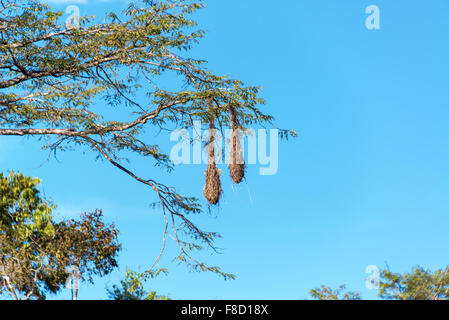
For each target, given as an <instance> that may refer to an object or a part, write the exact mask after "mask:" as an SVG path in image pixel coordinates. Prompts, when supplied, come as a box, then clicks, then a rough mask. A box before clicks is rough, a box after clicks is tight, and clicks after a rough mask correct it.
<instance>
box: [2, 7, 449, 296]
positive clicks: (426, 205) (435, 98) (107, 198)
mask: <svg viewBox="0 0 449 320" xmlns="http://www.w3.org/2000/svg"><path fill="white" fill-rule="evenodd" d="M70 4H72V2H70V1H66V2H64V4H62V5H58V4H53V5H55V7H58V8H62V9H64V8H65V6H67V5H70ZM76 4H77V5H78V6H79V7H80V10H81V13H82V14H96V15H98V16H101V14H102V12H104V10H111V9H113V10H119V9H120V8H123V7H124V6H125V5H126V3H125V2H124V1H123V2H122V1H119V0H116V1H109V2H100V1H95V0H85V1H78V2H77V3H76ZM369 5H377V6H379V8H380V18H381V20H380V21H381V29H380V30H367V29H366V27H365V19H366V17H367V15H366V14H365V8H366V7H367V6H369ZM448 15H449V1H447V0H434V1H432V2H425V1H415V0H414V1H405V0H396V1H386V0H370V1H361V0H341V1H334V0H283V1H276V2H273V1H266V0H258V1H255V0H245V1H241V0H226V1H207V8H206V9H204V10H202V11H201V12H200V13H198V14H197V15H196V17H197V19H198V21H199V23H200V27H201V28H203V29H206V30H207V31H208V32H207V34H206V37H205V39H203V40H202V41H201V43H200V45H199V46H198V47H196V48H195V49H194V50H193V52H192V54H193V55H194V56H195V57H202V58H205V59H207V60H208V61H209V64H208V67H209V68H210V69H211V70H213V71H214V72H216V73H218V74H229V75H231V76H232V77H235V78H239V79H241V80H244V81H245V82H246V83H247V84H256V85H257V84H260V85H262V86H263V88H264V89H263V93H262V95H263V97H264V98H265V99H266V100H267V105H266V106H265V107H266V111H267V112H269V113H271V114H272V115H274V116H275V118H276V121H277V124H278V125H279V126H281V127H283V128H289V129H294V130H297V131H298V133H299V137H298V138H297V139H295V140H291V141H288V142H281V143H280V145H279V170H278V173H277V174H276V175H273V176H260V175H259V174H258V173H259V168H258V167H257V166H250V167H249V169H248V174H247V179H246V183H244V184H242V185H239V186H238V187H234V188H233V187H232V186H231V183H230V182H229V181H228V180H227V179H226V178H225V179H223V186H224V198H223V201H222V203H221V205H220V208H219V209H216V210H212V212H211V213H210V214H208V213H206V214H205V215H204V216H202V217H199V218H198V219H197V220H195V221H197V222H198V224H199V225H202V226H203V227H205V228H206V229H208V230H213V231H218V232H220V233H221V234H222V235H223V238H222V239H220V240H219V242H218V246H219V247H221V248H223V254H220V255H210V254H207V253H206V254H204V255H203V256H202V257H204V258H205V259H207V261H208V262H209V263H211V264H217V265H220V266H221V267H222V268H223V269H224V271H227V272H232V273H235V274H236V275H237V279H236V280H235V281H229V282H225V281H223V280H222V279H221V278H219V277H217V276H214V275H211V274H196V273H191V272H189V271H188V270H187V269H186V268H185V267H184V266H176V265H174V264H173V263H171V262H170V259H171V258H172V257H174V250H175V249H176V248H175V246H174V244H170V246H169V248H168V251H167V255H166V256H165V258H164V259H163V260H162V262H161V266H164V267H168V268H169V269H170V273H169V274H168V275H167V276H162V277H160V278H158V279H155V280H153V281H152V282H151V283H150V286H151V288H152V289H153V290H156V291H158V293H161V294H169V295H170V297H172V298H174V299H302V298H306V297H308V291H309V290H310V289H312V288H315V287H318V286H319V285H321V284H327V285H330V286H333V287H335V286H338V285H340V284H347V286H348V287H349V288H350V289H352V290H357V291H360V292H361V293H362V295H363V297H365V298H375V297H376V292H375V291H373V290H368V289H367V288H366V287H365V278H366V277H367V276H368V275H367V274H366V273H365V269H366V267H367V266H369V265H377V266H379V267H384V266H385V263H388V265H389V266H390V268H391V269H393V270H396V271H407V270H409V269H411V268H412V267H413V266H414V265H417V264H420V265H423V266H425V267H429V268H433V269H434V268H440V267H444V266H446V265H447V257H446V252H448V249H449V235H448V232H447V226H448V225H449V197H448V192H449V170H448V169H449V126H448V125H447V119H449V107H448V101H449V90H448V87H449V81H448V75H449V63H448V62H447V61H448V57H449V42H448V41H447V30H449V19H448ZM157 139H159V141H158V142H160V143H161V145H162V146H165V147H170V142H169V140H168V137H165V136H163V135H162V136H159V137H158V138H157ZM39 148H40V144H39V143H38V142H36V141H35V140H33V139H27V138H9V137H0V167H1V170H2V171H7V170H9V169H14V170H16V171H22V172H23V173H25V174H28V175H32V176H37V177H40V178H41V179H42V180H43V189H44V191H45V194H46V195H47V196H50V197H51V198H52V199H53V200H54V201H55V202H56V203H57V204H58V205H59V208H58V210H57V214H58V215H59V216H61V217H64V216H65V217H67V216H69V217H73V216H76V215H77V214H78V213H79V212H82V211H91V210H93V209H95V208H102V209H103V210H104V212H105V215H106V218H107V220H108V221H114V222H115V223H116V224H117V225H118V227H119V229H120V231H121V236H120V240H121V242H122V243H123V247H124V250H123V251H122V252H121V254H120V266H121V267H120V270H117V271H116V272H114V273H113V274H111V275H110V276H107V277H105V278H102V279H98V281H96V282H95V285H83V286H82V287H81V289H80V298H81V299H96V298H99V299H102V298H106V293H105V286H111V285H112V284H113V283H116V282H118V281H119V279H120V278H121V277H122V276H123V275H124V273H125V270H126V267H127V266H128V267H131V268H133V269H139V268H140V270H143V269H144V268H145V267H146V266H149V265H150V264H151V263H152V261H153V260H154V258H155V256H156V255H157V253H158V252H159V249H160V245H161V235H162V227H163V220H162V216H161V215H160V213H159V212H158V211H157V210H156V211H155V210H153V209H150V208H148V205H149V203H151V202H153V201H154V195H153V194H151V192H149V191H148V190H147V189H146V188H145V187H143V186H141V185H139V184H138V183H136V182H134V181H133V180H131V179H130V178H128V177H127V176H125V175H123V174H122V173H121V172H119V171H117V170H116V169H115V168H113V167H112V166H110V165H109V164H108V163H106V162H101V161H96V160H95V155H92V154H85V155H83V154H79V153H76V152H67V153H63V154H60V155H59V157H58V159H59V162H58V161H56V160H54V159H51V160H50V161H49V162H45V159H46V156H47V155H46V154H45V153H43V152H42V151H41V150H40V149H39ZM132 160H133V162H132V168H133V169H135V170H136V171H138V172H140V173H145V175H147V176H151V177H153V178H158V179H159V180H160V181H161V182H164V183H166V184H168V185H175V186H177V188H178V190H179V191H180V192H184V193H186V194H189V195H194V196H197V197H201V194H202V187H203V179H204V176H203V171H204V166H203V165H196V166H195V165H186V166H179V167H177V168H176V170H175V171H174V172H173V173H171V174H167V173H165V172H163V171H160V170H159V169H158V168H155V167H153V166H152V164H151V163H148V161H145V160H142V159H132ZM68 297H69V292H68V291H67V290H66V291H65V292H63V293H62V294H60V295H59V296H57V298H68Z"/></svg>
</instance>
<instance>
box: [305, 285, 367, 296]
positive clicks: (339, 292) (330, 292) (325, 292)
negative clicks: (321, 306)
mask: <svg viewBox="0 0 449 320" xmlns="http://www.w3.org/2000/svg"><path fill="white" fill-rule="evenodd" d="M310 295H311V296H312V298H313V299H316V300H361V297H360V293H358V292H353V291H346V286H345V285H341V286H340V287H338V289H335V290H334V289H331V288H329V287H327V286H324V285H322V286H321V287H320V288H317V289H312V290H310Z"/></svg>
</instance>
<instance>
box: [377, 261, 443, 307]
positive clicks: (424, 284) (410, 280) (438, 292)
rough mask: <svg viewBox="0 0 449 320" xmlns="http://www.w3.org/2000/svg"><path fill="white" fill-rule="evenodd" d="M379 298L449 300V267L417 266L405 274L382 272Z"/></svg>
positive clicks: (386, 270)
mask: <svg viewBox="0 0 449 320" xmlns="http://www.w3.org/2000/svg"><path fill="white" fill-rule="evenodd" d="M379 297H381V298H382V299H388V300H449V267H446V268H445V269H438V270H436V271H431V270H429V269H424V268H423V267H420V266H416V267H414V268H413V270H412V272H405V273H403V274H400V273H394V272H391V271H390V270H389V269H388V268H387V269H385V270H382V272H381V281H380V289H379Z"/></svg>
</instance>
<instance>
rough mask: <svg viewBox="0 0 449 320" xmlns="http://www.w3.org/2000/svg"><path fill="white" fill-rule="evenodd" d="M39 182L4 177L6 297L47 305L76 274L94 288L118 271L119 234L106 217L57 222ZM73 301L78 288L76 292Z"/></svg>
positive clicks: (0, 254) (0, 203)
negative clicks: (51, 295) (95, 282)
mask: <svg viewBox="0 0 449 320" xmlns="http://www.w3.org/2000/svg"><path fill="white" fill-rule="evenodd" d="M39 183H40V180H39V179H37V178H30V177H26V176H24V175H22V174H20V173H18V174H16V173H14V172H10V173H9V175H8V176H4V175H3V174H0V294H2V295H8V296H10V297H12V298H14V299H17V300H18V299H45V298H46V295H47V294H48V293H57V292H58V291H60V290H61V289H62V288H63V287H64V285H65V283H66V282H67V280H68V278H69V276H70V270H71V269H76V270H77V271H79V274H78V275H76V276H77V277H79V280H80V281H89V282H91V283H92V282H93V276H94V275H97V276H104V275H106V274H109V273H110V272H111V271H112V270H113V269H114V268H115V267H117V261H116V257H117V254H118V251H119V250H120V244H119V243H118V241H117V237H118V231H117V229H116V228H115V226H114V225H113V224H110V225H107V224H105V223H104V222H103V221H102V212H101V211H95V212H93V213H89V214H83V215H82V218H81V220H79V221H78V220H74V219H71V220H67V221H62V222H55V221H54V220H53V219H52V211H53V209H54V208H55V205H53V204H51V203H50V202H49V201H47V200H45V199H43V198H42V197H41V195H40V192H39V189H38V185H39ZM72 289H73V291H72V294H73V298H74V299H76V297H77V293H78V292H77V287H76V286H75V287H74V288H72Z"/></svg>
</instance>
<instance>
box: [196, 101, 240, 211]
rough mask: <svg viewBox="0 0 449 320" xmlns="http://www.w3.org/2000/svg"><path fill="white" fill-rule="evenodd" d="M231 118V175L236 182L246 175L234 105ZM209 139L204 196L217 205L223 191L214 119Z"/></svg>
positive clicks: (210, 125) (230, 113) (230, 108)
mask: <svg viewBox="0 0 449 320" xmlns="http://www.w3.org/2000/svg"><path fill="white" fill-rule="evenodd" d="M229 118H230V123H231V141H230V152H229V175H230V176H231V179H232V181H234V183H237V184H238V183H240V182H242V180H243V178H244V177H245V160H244V159H243V150H242V146H241V144H240V136H239V130H238V125H239V123H238V118H237V112H236V110H235V108H234V107H229ZM209 129H210V130H209V133H210V135H209V141H208V151H209V154H208V161H207V169H206V172H205V173H204V175H205V176H206V182H205V184H204V190H203V193H204V197H205V198H206V199H207V201H208V202H209V204H211V205H216V204H218V202H219V201H220V196H221V193H222V189H221V181H220V173H219V171H218V168H217V165H216V163H215V148H214V136H213V133H212V132H213V129H215V124H214V121H213V120H211V121H210V123H209Z"/></svg>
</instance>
